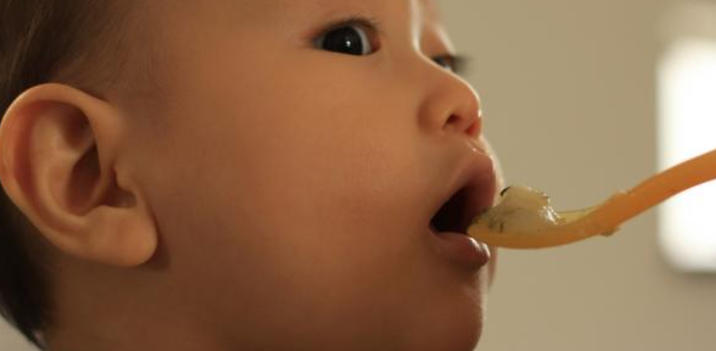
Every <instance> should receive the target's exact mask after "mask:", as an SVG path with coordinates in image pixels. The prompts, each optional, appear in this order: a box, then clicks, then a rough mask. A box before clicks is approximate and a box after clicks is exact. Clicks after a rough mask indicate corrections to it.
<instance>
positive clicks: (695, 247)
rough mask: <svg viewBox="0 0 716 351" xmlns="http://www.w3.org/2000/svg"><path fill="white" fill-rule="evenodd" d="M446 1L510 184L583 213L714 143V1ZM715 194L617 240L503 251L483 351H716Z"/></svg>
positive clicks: (651, 217)
mask: <svg viewBox="0 0 716 351" xmlns="http://www.w3.org/2000/svg"><path fill="white" fill-rule="evenodd" d="M441 4H442V7H443V15H444V17H445V19H446V26H447V29H448V31H449V32H450V34H451V36H452V39H453V41H454V44H455V46H456V47H457V49H458V51H461V52H463V53H464V54H466V55H468V56H470V57H471V58H472V59H473V62H472V69H471V72H470V73H469V74H468V77H467V78H468V80H469V81H470V82H471V83H472V84H473V86H474V87H475V88H476V89H477V90H478V92H479V93H480V96H481V98H482V102H483V105H484V112H485V133H486V135H487V136H488V138H489V139H490V141H491V142H492V144H493V147H494V148H495V150H496V152H497V154H498V156H499V157H500V159H501V161H502V166H503V168H504V172H505V177H506V180H507V183H508V184H515V183H519V184H527V185H531V186H533V187H535V188H538V189H541V190H543V191H545V192H546V193H547V194H549V195H551V196H552V202H553V205H554V206H555V207H556V208H558V209H573V208H575V209H576V208H581V207H585V206H587V205H591V204H595V203H598V202H601V201H602V200H605V199H606V197H607V196H608V195H610V194H612V193H613V192H615V191H617V190H619V189H627V188H630V187H631V186H633V185H636V183H637V182H639V181H640V180H641V179H643V178H645V177H646V176H649V175H651V174H653V173H655V172H656V171H659V170H662V169H664V168H666V166H667V165H673V164H675V163H677V162H680V161H682V160H685V159H686V158H687V157H690V156H695V155H696V154H700V153H703V152H706V151H708V150H710V149H712V148H716V122H715V121H716V1H713V0H712V1H701V2H690V1H684V0H598V1H597V0H540V1H534V0H443V1H442V2H441ZM709 136H710V137H709ZM697 139H698V140H697ZM707 187H710V189H707ZM713 190H714V187H713V186H712V185H711V184H706V185H705V186H702V187H699V188H695V189H693V191H689V192H686V193H684V194H683V195H680V196H679V198H677V199H673V200H670V201H669V202H667V204H669V205H671V206H670V207H669V206H661V207H660V208H659V209H658V210H651V211H649V212H646V213H645V214H643V215H641V216H639V217H637V218H636V219H634V220H632V221H631V222H629V223H627V224H625V225H624V226H623V227H622V229H621V230H620V231H619V232H617V234H615V235H614V236H613V237H611V238H602V237H597V238H593V239H590V240H587V241H585V242H581V243H577V244H573V245H570V246H565V247H559V248H552V249H543V250H536V251H519V250H501V251H500V253H499V255H500V261H499V262H498V269H497V271H498V274H497V277H496V280H495V283H494V285H493V288H492V290H491V292H490V295H489V298H488V301H489V302H488V310H487V322H486V328H485V330H484V333H483V339H482V340H481V342H480V345H479V347H478V350H488V351H490V350H491V351H512V350H545V351H561V350H564V351H567V350H570V351H571V350H581V351H590V350H595V351H597V350H599V351H603V350H651V351H662V350H663V351H666V350H716V244H714V242H715V241H716V226H714V225H713V222H711V220H712V218H714V215H716V193H714V192H713ZM707 193H709V194H714V195H709V196H706V195H705V194H707ZM689 197H690V198H691V200H694V201H696V202H697V204H694V203H689V202H684V201H681V202H682V203H677V204H676V205H679V206H676V205H675V204H674V202H678V201H677V200H682V198H689ZM707 198H709V199H711V203H710V204H709V203H706V202H704V201H705V199H707ZM699 201H700V203H698V202H699ZM697 205H698V206H697ZM667 210H668V211H667ZM704 211H705V212H704ZM699 212H701V213H699ZM709 212H710V215H709ZM684 220H685V221H686V222H681V223H683V224H679V223H680V222H679V221H684Z"/></svg>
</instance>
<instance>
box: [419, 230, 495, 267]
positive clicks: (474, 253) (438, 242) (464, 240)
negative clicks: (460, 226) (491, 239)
mask: <svg viewBox="0 0 716 351" xmlns="http://www.w3.org/2000/svg"><path fill="white" fill-rule="evenodd" d="M429 230H430V236H431V237H432V238H433V239H434V240H433V241H434V243H435V247H436V248H437V249H438V252H439V253H440V254H441V255H443V257H445V258H446V259H448V260H450V261H453V262H455V263H458V264H460V265H462V266H464V267H466V268H469V269H472V270H478V269H480V268H481V267H482V266H484V265H485V264H487V262H488V261H489V260H490V249H489V248H488V247H487V245H486V244H484V243H481V242H478V241H477V240H475V239H474V238H472V237H469V236H467V235H466V234H463V233H453V232H440V233H438V232H436V231H435V230H433V229H432V228H429Z"/></svg>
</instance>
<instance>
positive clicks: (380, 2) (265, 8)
mask: <svg viewBox="0 0 716 351" xmlns="http://www.w3.org/2000/svg"><path fill="white" fill-rule="evenodd" d="M223 1H232V2H233V1H234V0H223ZM389 2H392V3H393V4H392V5H398V6H399V7H401V8H404V9H405V10H406V11H417V13H419V14H420V15H421V16H422V17H423V18H425V19H427V20H429V21H438V20H439V14H438V6H437V3H436V0H388V1H386V0H300V1H297V0H239V1H238V3H235V4H238V5H239V6H242V5H243V6H246V7H251V8H253V9H254V10H258V12H263V13H264V14H271V13H276V12H291V11H295V10H298V9H302V10H309V11H310V10H314V9H329V10H333V11H338V10H341V9H342V8H345V9H348V10H356V9H362V10H366V11H370V10H377V9H383V8H386V7H389V6H386V5H387V4H388V3H389Z"/></svg>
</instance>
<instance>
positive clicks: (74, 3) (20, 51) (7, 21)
mask: <svg viewBox="0 0 716 351" xmlns="http://www.w3.org/2000/svg"><path fill="white" fill-rule="evenodd" d="M122 2H124V3H127V2H126V1H110V0H0V23H2V24H1V25H0V112H2V113H1V114H0V116H1V115H4V114H5V112H6V111H7V109H8V107H9V105H10V104H11V103H12V101H13V100H14V99H15V98H16V97H17V96H18V95H20V94H21V93H22V92H23V91H25V90H27V89H28V88H31V87H33V86H35V85H38V84H42V83H46V82H51V81H54V82H64V83H72V84H73V85H75V86H77V85H79V86H83V85H84V86H83V88H84V89H85V90H92V89H93V88H96V87H95V85H96V84H94V83H91V82H88V81H87V80H88V79H95V80H96V79H99V80H97V81H103V82H107V81H108V80H111V79H107V77H106V76H104V75H103V74H104V73H106V72H107V71H112V69H109V70H108V69H107V67H106V66H105V67H101V66H102V63H104V62H103V60H102V59H101V58H100V56H103V55H102V53H103V52H102V50H107V48H108V47H111V45H104V46H101V45H98V43H100V42H101V43H104V44H107V43H111V41H110V40H109V39H108V38H107V37H108V36H111V35H116V34H114V33H113V31H114V32H118V31H116V30H115V29H117V27H118V26H117V25H116V24H117V23H118V22H119V21H121V19H120V18H121V17H120V16H118V13H117V12H118V10H119V9H117V8H114V7H111V6H112V5H113V4H117V3H122ZM119 12H120V13H121V11H119ZM110 15H111V16H110ZM105 36H107V37H105ZM104 56H107V55H104ZM97 66H100V67H97ZM93 67H94V68H96V69H93ZM88 72H90V73H88ZM83 76H84V77H83ZM90 76H91V77H92V78H89V77H90ZM98 76H100V78H98ZM0 193H2V194H1V195H0V314H2V315H3V317H5V319H7V320H8V321H9V322H10V323H11V324H12V325H14V326H15V327H16V328H17V329H18V330H19V331H20V332H21V333H22V334H23V335H24V336H25V337H26V338H27V339H28V340H29V341H31V342H32V343H34V344H35V345H36V346H37V347H39V348H40V349H44V347H45V345H44V342H43V341H42V337H41V333H42V331H44V330H46V328H47V327H48V325H49V324H50V322H51V320H50V315H51V313H50V311H51V307H52V306H51V301H50V291H49V287H50V285H49V279H48V277H49V272H48V269H47V268H48V267H47V265H46V264H45V263H46V262H43V261H44V260H43V258H45V256H46V255H45V254H44V253H43V251H44V250H43V248H44V245H43V240H44V239H43V238H42V236H40V235H38V234H37V231H36V229H35V228H34V227H33V226H32V225H31V224H30V223H29V221H28V220H27V219H26V218H25V216H24V215H23V214H22V213H21V212H20V210H19V209H18V208H17V207H16V206H15V205H14V204H13V203H12V202H11V201H10V199H9V198H8V197H7V195H6V194H5V192H4V191H2V192H0Z"/></svg>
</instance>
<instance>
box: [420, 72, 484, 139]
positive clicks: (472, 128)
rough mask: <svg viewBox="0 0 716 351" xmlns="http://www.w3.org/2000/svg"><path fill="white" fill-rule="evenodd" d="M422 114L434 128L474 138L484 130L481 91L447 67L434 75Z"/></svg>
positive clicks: (424, 120)
mask: <svg viewBox="0 0 716 351" xmlns="http://www.w3.org/2000/svg"><path fill="white" fill-rule="evenodd" d="M431 78H433V79H434V80H433V82H432V84H430V85H429V87H428V91H427V95H426V96H425V98H424V100H423V106H422V108H421V116H420V118H421V119H422V120H423V124H424V125H427V126H428V128H430V129H431V130H433V131H442V132H451V133H458V134H461V135H465V136H467V137H469V138H471V139H475V138H477V137H478V136H479V135H480V133H482V110H481V107H480V98H479V96H478V95H477V92H476V91H475V90H474V89H473V88H472V86H470V84H468V83H467V82H465V81H464V80H462V79H461V78H459V77H457V76H455V75H454V74H450V73H446V72H445V71H442V72H437V73H435V71H434V74H433V75H432V77H431Z"/></svg>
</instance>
